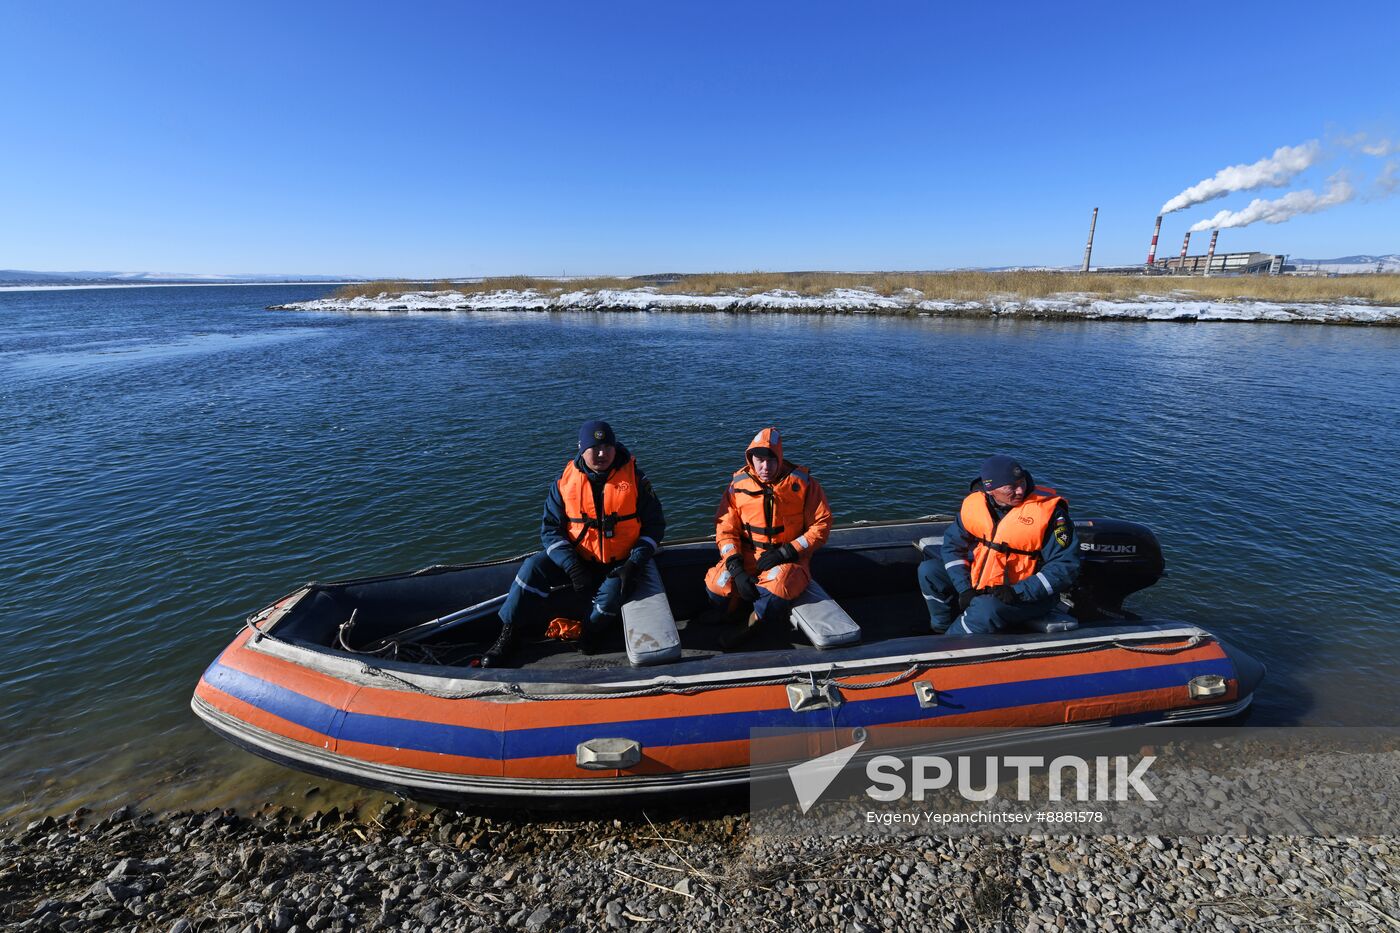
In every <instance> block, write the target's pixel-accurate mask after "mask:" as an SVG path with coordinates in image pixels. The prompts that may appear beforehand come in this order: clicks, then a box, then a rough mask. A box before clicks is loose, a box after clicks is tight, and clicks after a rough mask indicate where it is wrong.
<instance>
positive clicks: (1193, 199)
mask: <svg viewBox="0 0 1400 933" xmlns="http://www.w3.org/2000/svg"><path fill="white" fill-rule="evenodd" d="M1321 156H1322V146H1321V144H1320V143H1318V141H1317V140H1315V139H1310V140H1308V141H1307V142H1305V143H1303V144H1302V145H1301V146H1280V147H1279V148H1277V149H1275V150H1274V154H1273V155H1271V156H1269V157H1268V158H1267V159H1260V160H1259V161H1258V162H1255V163H1253V164H1251V165H1231V166H1227V167H1226V168H1222V169H1221V170H1220V171H1218V172H1216V173H1215V174H1214V175H1213V176H1211V177H1210V178H1207V179H1205V180H1204V181H1199V182H1197V183H1196V184H1194V185H1192V186H1191V187H1189V188H1187V189H1186V190H1185V191H1183V192H1181V194H1178V195H1177V196H1176V197H1174V198H1172V199H1171V200H1170V201H1168V202H1167V203H1166V204H1163V205H1162V211H1161V213H1163V214H1170V213H1173V212H1174V211H1180V210H1185V209H1186V208H1188V207H1194V206H1195V205H1197V204H1201V203H1203V202H1205V201H1213V200H1215V199H1216V198H1223V197H1224V196H1225V195H1227V194H1231V193H1232V192H1235V191H1249V190H1252V189H1254V188H1264V187H1269V188H1277V187H1280V186H1281V185H1286V184H1288V183H1289V182H1290V181H1292V180H1293V179H1294V178H1296V177H1297V176H1298V175H1299V173H1301V172H1304V171H1306V170H1307V169H1309V168H1311V167H1312V165H1313V164H1314V163H1315V162H1317V160H1318V159H1319V158H1321ZM1246 210H1248V208H1246ZM1221 213H1225V212H1224V211H1222V212H1221ZM1191 229H1192V230H1195V229H1196V227H1192V228H1191Z"/></svg>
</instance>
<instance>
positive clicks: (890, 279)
mask: <svg viewBox="0 0 1400 933" xmlns="http://www.w3.org/2000/svg"><path fill="white" fill-rule="evenodd" d="M644 284H646V283H645V282H643V281H642V280H639V279H626V278H606V277H604V278H589V279H568V280H558V279H539V278H533V277H530V276H520V275H515V276H500V277H497V278H487V279H483V280H481V281H479V282H468V283H458V282H450V281H443V282H437V283H431V282H403V281H382V282H365V283H361V284H357V285H346V286H342V287H341V288H339V289H337V290H336V292H335V295H334V297H336V298H354V297H357V296H360V295H363V296H366V297H370V298H373V297H376V296H378V295H381V294H385V293H387V294H389V295H401V294H403V293H404V292H410V291H435V290H436V291H447V290H453V291H458V292H462V293H463V294H480V293H483V292H494V291H502V290H515V291H525V290H527V289H534V290H536V291H541V292H544V293H546V294H551V293H562V292H565V291H594V290H597V289H602V288H616V289H629V288H640V287H641V286H643V285H644ZM838 288H853V289H868V290H870V291H873V292H875V293H876V294H879V295H885V296H891V295H899V294H901V293H902V292H904V291H905V290H908V289H912V290H914V291H917V292H919V293H921V294H922V296H923V297H924V298H926V299H929V300H934V301H981V300H985V299H988V298H992V297H998V298H1001V297H1005V298H1021V299H1026V298H1049V297H1051V296H1054V295H1063V294H1069V293H1079V294H1084V295H1089V296H1091V297H1095V298H1119V299H1130V298H1136V297H1138V296H1140V295H1151V296H1167V295H1178V296H1181V297H1193V298H1194V297H1199V298H1214V299H1255V300H1263V301H1339V300H1343V299H1361V300H1363V301H1369V302H1374V303H1376V304H1388V305H1400V275H1375V274H1362V275H1346V276H1337V277H1335V278H1312V277H1306V276H1262V275H1258V276H1237V277H1212V278H1203V277H1200V276H1191V277H1186V276H1138V275H1101V274H1097V273H1090V274H1082V273H1077V272H1036V271H1008V272H975V271H967V272H871V273H859V272H711V273H705V274H700V275H686V276H682V277H681V278H680V279H679V280H678V281H675V282H672V283H669V284H666V285H662V286H660V287H659V289H658V290H659V291H661V292H663V293H666V294H678V295H716V294H726V293H739V294H757V293H759V292H767V291H778V290H781V291H789V292H796V293H797V294H799V295H808V296H818V295H824V294H826V293H827V292H829V291H832V290H833V289H838Z"/></svg>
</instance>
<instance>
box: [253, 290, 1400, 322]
mask: <svg viewBox="0 0 1400 933" xmlns="http://www.w3.org/2000/svg"><path fill="white" fill-rule="evenodd" d="M269 310H273V311H321V312H325V311H340V312H383V313H419V312H453V311H457V312H462V311H554V312H579V311H591V312H657V311H685V312H692V313H706V312H710V313H713V312H728V313H734V314H762V313H799V314H864V315H884V316H905V317H943V318H1013V319H1018V318H1019V319H1032V320H1079V321H1084V320H1115V321H1178V322H1223V321H1229V322H1258V323H1275V324H1351V325H1380V326H1400V307H1385V306H1381V305H1374V304H1366V303H1362V302H1288V303H1280V302H1273V301H1262V300H1254V299H1244V298H1241V299H1238V300H1230V301H1219V300H1201V299H1200V298H1193V297H1191V296H1189V295H1181V296H1170V297H1163V296H1161V295H1142V296H1140V297H1138V298H1136V299H1126V300H1125V299H1106V298H1095V297H1093V296H1090V295H1081V294H1064V295H1056V296H1054V297H1050V298H1015V297H1011V296H996V295H989V296H987V297H986V298H985V299H981V300H977V301H941V300H928V299H925V298H924V297H923V296H922V295H921V294H919V293H918V292H914V291H913V290H908V291H906V292H905V293H903V294H899V295H880V294H878V293H875V292H873V291H867V290H863V289H851V288H845V289H836V290H834V291H831V292H828V293H826V294H824V295H818V296H811V295H800V294H797V293H796V292H789V291H781V290H778V291H768V292H760V293H756V294H742V295H740V294H716V295H684V294H667V293H661V292H658V291H657V290H656V289H654V288H635V289H597V290H586V291H572V292H563V293H551V294H545V293H543V292H538V291H534V290H528V289H527V290H525V291H516V290H503V291H495V292H473V293H466V294H464V293H462V292H455V291H424V292H408V293H406V294H396V295H389V294H384V295H380V296H378V297H376V298H367V297H363V296H361V297H355V298H321V299H317V300H315V301H299V302H293V303H291V304H284V305H273V306H272V307H271V308H270V309H269Z"/></svg>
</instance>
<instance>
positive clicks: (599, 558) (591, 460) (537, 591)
mask: <svg viewBox="0 0 1400 933" xmlns="http://www.w3.org/2000/svg"><path fill="white" fill-rule="evenodd" d="M578 449H579V452H578V456H576V457H574V459H572V460H570V461H569V462H568V463H566V464H564V472H563V473H561V474H560V475H559V478H558V479H557V480H555V481H554V483H553V484H552V485H551V486H550V487H549V496H548V497H547V498H546V499H545V503H544V519H543V521H542V523H541V527H540V543H541V544H542V545H543V546H544V550H543V551H541V552H539V553H538V554H535V555H534V556H532V557H531V558H530V559H529V560H527V561H525V563H524V565H523V566H522V567H521V568H520V573H518V574H516V577H515V582H514V583H512V584H511V587H510V595H508V596H507V597H506V602H505V605H504V606H503V607H502V608H501V622H502V623H503V624H502V627H501V635H500V637H499V638H498V639H497V640H496V643H495V644H494V645H492V646H491V648H490V649H488V650H487V652H486V654H485V655H484V656H483V657H482V659H481V664H482V666H483V667H493V666H500V665H501V663H502V662H503V661H504V660H505V659H506V657H507V656H508V655H509V654H510V652H511V650H512V649H513V648H514V646H515V644H516V642H517V641H518V639H519V637H520V626H521V623H522V622H524V623H525V624H532V623H535V622H540V621H543V620H542V619H540V618H539V616H540V614H541V613H540V610H541V609H542V608H543V604H544V600H545V598H546V597H547V596H548V595H549V593H550V590H551V589H555V588H563V587H566V586H568V587H572V588H573V590H574V591H575V592H576V593H579V594H586V595H587V596H588V597H590V598H591V600H592V604H591V608H590V610H589V615H588V620H587V621H586V622H585V623H584V626H583V635H582V637H581V640H580V647H581V648H582V649H583V650H584V651H591V650H593V649H594V648H595V647H596V646H597V644H598V641H599V640H600V638H601V637H603V636H605V635H606V634H607V632H608V631H610V630H611V629H613V628H615V627H616V626H617V623H618V621H619V619H620V613H621V610H622V602H623V600H624V599H626V598H627V596H628V595H629V594H630V593H631V591H632V587H633V581H634V579H635V578H636V575H637V572H638V571H639V570H641V569H642V567H644V566H645V565H646V562H647V561H649V560H651V557H652V555H653V554H655V553H656V549H657V548H658V547H659V546H660V545H661V538H662V536H663V535H665V533H666V518H665V516H663V515H662V513H661V502H660V500H659V499H657V498H656V493H655V492H654V491H653V490H652V488H651V483H650V482H648V481H647V478H646V474H644V473H643V472H642V469H641V467H639V466H637V461H636V460H634V459H632V454H631V452H630V451H629V450H628V449H627V448H626V447H624V446H622V445H621V444H619V443H618V442H617V436H616V435H615V434H614V433H613V429H612V427H611V426H610V425H609V424H608V423H607V422H606V421H589V422H588V423H586V424H584V426H583V427H582V428H580V429H579V436H578Z"/></svg>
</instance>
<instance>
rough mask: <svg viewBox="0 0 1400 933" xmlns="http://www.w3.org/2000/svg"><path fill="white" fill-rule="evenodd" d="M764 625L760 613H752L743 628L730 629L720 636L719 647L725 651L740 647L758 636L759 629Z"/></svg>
mask: <svg viewBox="0 0 1400 933" xmlns="http://www.w3.org/2000/svg"><path fill="white" fill-rule="evenodd" d="M762 624H763V620H762V619H760V618H759V617H758V613H756V612H750V613H749V617H748V619H747V620H745V621H744V623H743V624H742V625H741V626H739V627H738V628H735V629H730V630H729V631H727V632H725V633H724V634H723V635H721V636H720V639H719V646H720V647H721V648H723V649H724V650H725V651H728V650H729V649H731V648H737V647H739V646H740V645H742V644H744V643H745V642H747V641H748V640H749V639H750V638H753V637H754V635H756V634H758V630H759V627H760V626H762Z"/></svg>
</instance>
